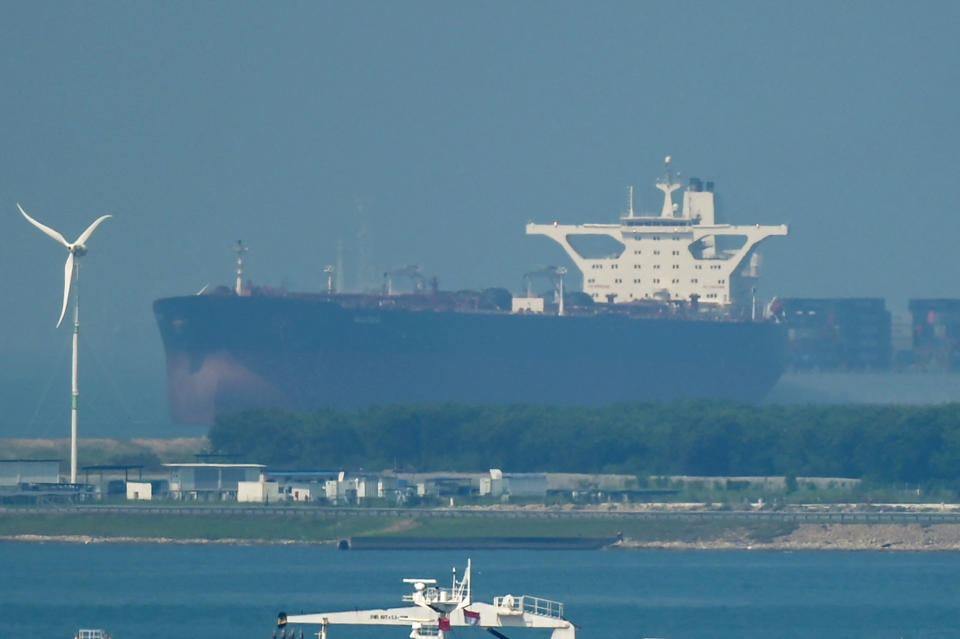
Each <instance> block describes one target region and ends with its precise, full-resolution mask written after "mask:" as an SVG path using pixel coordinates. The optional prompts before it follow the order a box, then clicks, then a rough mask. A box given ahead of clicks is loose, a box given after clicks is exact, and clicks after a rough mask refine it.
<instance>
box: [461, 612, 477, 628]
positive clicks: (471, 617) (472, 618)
mask: <svg viewBox="0 0 960 639" xmlns="http://www.w3.org/2000/svg"><path fill="white" fill-rule="evenodd" d="M463 620H464V621H466V622H467V625H468V626H476V625H477V624H478V623H480V613H479V612H473V611H472V610H464V611H463Z"/></svg>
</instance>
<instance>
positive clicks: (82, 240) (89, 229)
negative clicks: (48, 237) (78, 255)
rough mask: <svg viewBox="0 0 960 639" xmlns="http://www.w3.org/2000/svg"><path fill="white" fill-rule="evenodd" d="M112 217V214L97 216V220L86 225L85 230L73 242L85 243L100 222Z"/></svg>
mask: <svg viewBox="0 0 960 639" xmlns="http://www.w3.org/2000/svg"><path fill="white" fill-rule="evenodd" d="M111 217H113V216H112V215H104V216H102V217H99V218H97V220H96V221H95V222H94V223H93V224H91V225H90V226H88V227H87V230H86V231H84V232H83V233H81V234H80V237H78V238H77V241H76V242H74V244H86V243H87V240H89V239H90V236H91V235H93V232H94V231H96V230H97V227H98V226H100V223H101V222H103V221H104V220H106V219H107V218H111Z"/></svg>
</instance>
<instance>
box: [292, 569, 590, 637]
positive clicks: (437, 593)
mask: <svg viewBox="0 0 960 639" xmlns="http://www.w3.org/2000/svg"><path fill="white" fill-rule="evenodd" d="M470 571H471V563H470V561H469V560H468V561H467V569H466V571H465V572H464V574H463V578H462V579H457V573H456V570H454V573H453V584H452V586H451V587H450V588H441V587H439V586H438V585H437V581H436V579H404V580H403V582H404V583H406V584H410V585H411V587H412V589H413V591H412V592H411V593H410V594H407V595H404V596H403V601H405V602H408V603H411V604H413V605H411V606H406V607H402V608H382V609H380V608H378V609H371V610H350V611H345V612H318V613H312V614H301V615H287V614H285V613H280V615H279V616H278V618H277V625H278V626H279V627H283V628H284V630H283V635H282V636H284V637H285V636H286V626H287V625H289V624H313V625H319V626H320V630H319V632H317V636H318V637H319V639H327V634H328V628H329V626H337V625H362V626H410V639H428V638H429V639H445V638H446V637H447V634H448V633H449V632H450V631H451V630H452V629H453V628H458V627H476V628H482V629H484V630H487V631H488V632H490V633H491V634H493V635H495V636H496V637H498V638H499V639H506V635H504V634H503V632H501V629H511V628H541V629H547V630H552V631H553V632H552V634H551V635H550V636H551V639H576V627H575V626H574V625H573V624H572V623H571V622H570V621H568V620H567V619H565V618H564V616H563V604H562V603H559V602H557V601H550V600H548V599H542V598H540V597H532V596H530V595H520V596H514V595H504V596H502V597H495V598H494V600H493V603H492V604H489V603H483V602H479V601H473V599H472V597H471V592H470ZM293 636H294V634H293V633H292V632H291V634H290V637H293Z"/></svg>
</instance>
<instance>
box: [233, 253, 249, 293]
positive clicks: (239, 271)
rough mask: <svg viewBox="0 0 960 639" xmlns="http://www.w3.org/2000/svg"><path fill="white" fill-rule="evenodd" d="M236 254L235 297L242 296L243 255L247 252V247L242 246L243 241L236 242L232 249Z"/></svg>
mask: <svg viewBox="0 0 960 639" xmlns="http://www.w3.org/2000/svg"><path fill="white" fill-rule="evenodd" d="M233 250H234V251H236V253H237V289H236V290H237V295H238V296H239V295H243V254H244V253H246V252H247V250H248V249H247V247H246V246H244V245H243V240H237V245H236V246H235V247H234V248H233Z"/></svg>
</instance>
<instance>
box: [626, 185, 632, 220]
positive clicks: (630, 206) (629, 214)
mask: <svg viewBox="0 0 960 639" xmlns="http://www.w3.org/2000/svg"><path fill="white" fill-rule="evenodd" d="M629 192H630V197H629V199H628V206H629V209H628V212H627V215H628V216H629V217H633V186H631V187H629Z"/></svg>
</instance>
